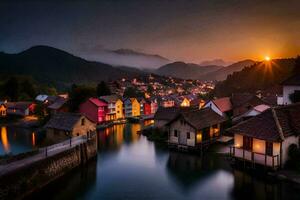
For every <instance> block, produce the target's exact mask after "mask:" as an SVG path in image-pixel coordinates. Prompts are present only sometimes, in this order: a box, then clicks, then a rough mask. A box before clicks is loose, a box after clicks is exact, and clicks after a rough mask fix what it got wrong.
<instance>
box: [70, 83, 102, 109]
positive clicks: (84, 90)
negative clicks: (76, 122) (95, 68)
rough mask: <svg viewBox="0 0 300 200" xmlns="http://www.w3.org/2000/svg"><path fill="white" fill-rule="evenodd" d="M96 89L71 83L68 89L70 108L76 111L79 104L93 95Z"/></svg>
mask: <svg viewBox="0 0 300 200" xmlns="http://www.w3.org/2000/svg"><path fill="white" fill-rule="evenodd" d="M96 95H97V94H96V89H95V88H93V87H86V86H77V85H72V88H71V91H70V101H69V103H70V110H71V111H77V110H78V108H79V105H80V104H81V103H83V102H85V101H86V100H87V99H88V98H90V97H95V96H96Z"/></svg>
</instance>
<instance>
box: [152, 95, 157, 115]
mask: <svg viewBox="0 0 300 200" xmlns="http://www.w3.org/2000/svg"><path fill="white" fill-rule="evenodd" d="M150 102H151V103H150V107H151V108H150V112H151V114H155V113H156V111H157V109H158V103H157V99H151V100H150Z"/></svg>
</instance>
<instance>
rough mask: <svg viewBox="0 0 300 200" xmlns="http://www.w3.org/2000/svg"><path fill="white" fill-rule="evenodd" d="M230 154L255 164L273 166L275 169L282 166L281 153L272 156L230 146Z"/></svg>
mask: <svg viewBox="0 0 300 200" xmlns="http://www.w3.org/2000/svg"><path fill="white" fill-rule="evenodd" d="M230 156H231V157H235V158H238V159H241V160H244V161H248V162H251V163H253V164H259V165H263V166H266V167H271V168H273V169H276V168H278V167H279V166H280V159H279V155H273V156H270V155H267V154H262V153H257V152H253V151H249V150H245V149H243V148H241V147H234V146H232V147H230Z"/></svg>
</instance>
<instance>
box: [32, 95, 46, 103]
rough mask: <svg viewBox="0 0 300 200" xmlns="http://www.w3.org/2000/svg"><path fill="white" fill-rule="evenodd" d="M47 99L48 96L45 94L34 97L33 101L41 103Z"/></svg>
mask: <svg viewBox="0 0 300 200" xmlns="http://www.w3.org/2000/svg"><path fill="white" fill-rule="evenodd" d="M47 98H48V95H46V94H39V95H37V96H36V97H35V100H36V101H42V102H44V101H45V100H46V99H47Z"/></svg>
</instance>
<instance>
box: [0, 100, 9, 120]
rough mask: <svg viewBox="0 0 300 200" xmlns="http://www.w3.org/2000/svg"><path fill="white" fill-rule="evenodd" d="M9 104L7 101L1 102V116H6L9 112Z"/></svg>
mask: <svg viewBox="0 0 300 200" xmlns="http://www.w3.org/2000/svg"><path fill="white" fill-rule="evenodd" d="M6 111H7V106H6V103H5V102H0V117H5V116H6V114H7V112H6Z"/></svg>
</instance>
